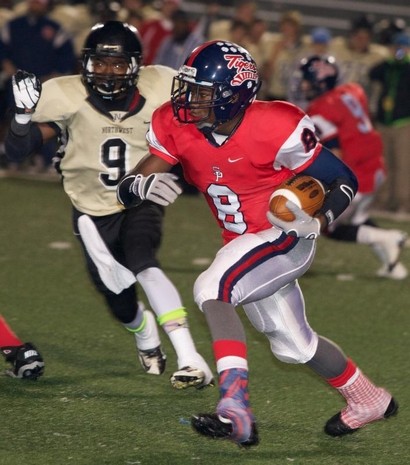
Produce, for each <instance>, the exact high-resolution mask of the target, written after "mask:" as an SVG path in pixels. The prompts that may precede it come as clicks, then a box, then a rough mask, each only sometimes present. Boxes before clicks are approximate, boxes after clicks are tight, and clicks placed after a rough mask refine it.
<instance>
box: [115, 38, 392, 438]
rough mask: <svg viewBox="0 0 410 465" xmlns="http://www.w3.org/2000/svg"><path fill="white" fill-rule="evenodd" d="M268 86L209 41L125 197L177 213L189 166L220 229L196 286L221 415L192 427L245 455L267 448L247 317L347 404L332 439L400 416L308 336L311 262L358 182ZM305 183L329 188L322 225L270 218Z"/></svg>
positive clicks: (121, 189) (388, 399)
mask: <svg viewBox="0 0 410 465" xmlns="http://www.w3.org/2000/svg"><path fill="white" fill-rule="evenodd" d="M259 86H260V80H259V74H258V70H257V68H256V65H255V61H254V60H253V58H252V57H251V56H250V54H249V53H248V52H247V51H246V50H245V49H243V48H242V47H240V46H238V45H236V44H233V43H231V42H226V41H211V42H206V43H205V44H203V45H202V46H200V47H198V48H196V49H195V50H194V51H193V52H192V53H191V55H190V56H189V57H188V58H187V59H186V61H185V64H184V65H183V66H182V67H181V69H180V70H179V73H178V75H177V76H176V77H175V78H174V83H173V90H172V94H171V101H170V102H168V103H165V104H164V105H162V106H161V107H160V108H159V109H157V110H156V111H155V112H154V115H153V118H152V121H151V125H150V129H149V131H148V134H147V138H148V142H149V145H150V154H149V155H148V156H147V158H145V159H144V160H143V161H142V162H141V163H140V164H139V165H137V166H136V168H135V169H134V170H132V171H131V172H130V173H129V174H128V175H126V176H125V177H124V179H123V180H122V181H121V182H120V184H119V185H118V188H117V195H118V198H119V201H120V202H122V203H123V204H124V205H125V206H127V207H129V206H132V205H137V204H140V203H141V202H142V203H143V202H144V200H145V199H147V198H150V199H151V200H152V201H154V202H156V201H158V202H160V203H162V204H169V203H172V202H174V201H175V199H176V198H177V196H178V194H179V191H178V187H177V184H176V182H175V180H174V179H171V178H169V177H167V175H166V173H167V172H168V171H169V170H170V169H171V168H172V166H174V165H175V164H177V163H180V164H181V165H182V167H183V170H184V174H185V175H186V178H187V180H188V181H189V182H191V183H192V184H194V185H195V186H196V187H197V188H198V189H199V190H200V191H201V192H202V193H203V195H204V196H205V198H206V201H207V202H208V204H209V206H210V208H211V210H212V212H213V214H214V215H215V218H216V220H217V221H218V223H219V225H220V227H221V229H222V234H223V237H224V241H225V245H224V246H223V247H222V248H221V249H220V250H219V252H218V253H217V254H216V257H215V259H214V261H213V262H212V264H211V265H210V266H209V268H208V269H207V270H206V271H204V272H203V273H202V274H201V275H200V276H199V277H198V278H197V280H196V282H195V285H194V296H195V300H196V302H197V304H198V306H199V308H200V309H201V310H202V311H203V312H204V314H205V317H206V320H207V323H208V326H209V329H210V332H211V336H212V341H213V352H214V356H215V360H216V368H217V372H218V375H219V389H220V400H219V402H218V405H217V407H216V411H215V413H203V414H198V415H196V416H193V417H192V426H193V427H194V429H195V430H196V431H198V432H199V433H201V434H203V435H205V436H208V437H212V438H226V439H230V440H232V441H234V442H235V443H237V444H239V445H241V446H252V445H255V444H257V443H258V431H257V427H256V420H255V417H254V414H253V412H252V409H251V406H250V401H249V392H248V361H247V345H246V339H245V332H244V328H243V325H242V322H241V320H240V318H239V315H238V314H237V312H236V309H235V308H236V307H237V306H240V305H241V306H243V308H244V310H245V312H246V314H247V316H248V318H249V320H250V321H251V322H252V324H253V325H254V327H255V328H256V329H257V330H258V331H260V332H262V333H264V334H265V335H266V337H267V338H268V340H269V343H270V347H271V350H272V352H273V354H274V355H275V356H276V357H277V358H278V359H279V360H281V361H283V362H285V363H304V364H306V365H307V366H309V367H310V368H311V369H312V370H313V371H314V372H315V373H317V374H318V375H320V376H322V377H323V378H324V379H326V381H327V382H328V383H329V384H330V385H331V386H332V387H334V388H336V389H337V390H338V391H339V392H340V394H341V395H342V396H343V397H344V398H345V399H346V406H345V408H344V409H343V410H342V411H340V412H338V413H336V414H335V415H334V416H333V417H332V418H331V419H330V420H328V421H327V423H326V425H325V431H326V433H327V434H329V435H332V436H341V435H345V434H348V433H352V432H354V431H356V430H357V429H358V428H361V427H363V426H365V425H367V424H368V423H370V422H372V421H375V420H379V419H382V418H385V417H389V416H391V415H392V414H393V413H395V412H396V411H397V409H398V405H397V402H396V401H395V399H394V398H393V397H392V395H391V394H390V393H389V392H388V391H387V390H385V389H384V388H381V387H378V386H376V385H374V384H373V383H372V382H371V381H370V380H369V379H368V378H367V377H366V376H365V375H364V374H363V373H362V372H361V370H360V369H359V368H358V367H357V366H356V364H355V363H354V362H353V361H352V360H351V359H349V358H348V357H347V356H346V355H345V354H344V353H343V352H342V350H341V349H340V348H339V347H338V346H337V345H336V344H334V343H333V342H331V341H329V340H328V339H326V338H324V337H322V336H320V335H318V334H317V333H316V332H315V331H314V330H313V329H312V328H311V327H310V325H309V323H308V322H307V319H306V315H305V307H304V299H303V295H302V291H301V289H300V287H299V284H298V278H299V277H300V276H302V275H303V274H304V273H305V272H306V271H307V270H308V269H309V266H310V265H311V263H312V261H313V258H314V254H315V248H316V240H315V239H316V238H317V237H318V236H319V235H320V233H321V231H322V230H323V229H324V228H326V227H327V226H328V225H329V224H331V223H332V222H333V221H334V220H335V219H336V218H337V217H338V216H339V215H340V214H341V213H342V212H343V211H344V210H345V209H346V208H347V207H348V205H349V204H350V203H351V201H352V199H353V197H354V195H355V193H356V191H357V180H356V177H355V176H354V174H353V172H352V171H351V170H350V169H349V168H348V167H347V165H346V164H344V163H343V162H342V161H341V160H339V159H338V158H337V157H336V156H334V155H333V154H332V153H331V152H330V151H329V150H328V149H326V148H325V147H323V146H322V144H321V143H320V142H319V141H318V139H317V138H316V136H315V128H314V124H313V122H312V120H311V119H310V118H309V117H308V116H307V115H306V114H305V113H304V112H303V111H302V110H300V109H299V108H297V107H296V106H294V105H292V104H290V103H286V102H281V101H272V102H262V101H257V100H255V96H256V93H257V91H258V89H259ZM297 173H304V174H307V175H311V176H313V177H315V178H317V179H319V180H320V181H321V182H322V183H323V184H324V185H325V186H326V188H327V191H328V192H327V195H326V200H325V202H324V205H323V208H322V209H321V211H320V212H319V213H318V214H317V215H316V216H315V217H314V218H312V217H310V216H309V215H307V214H305V213H304V212H303V211H301V210H300V209H298V207H297V206H296V205H294V204H292V203H291V202H289V203H288V206H289V208H291V209H292V211H293V212H294V214H295V217H296V219H295V220H294V221H291V222H283V221H281V220H279V219H277V218H275V217H274V216H273V215H272V214H270V213H267V210H268V204H269V198H270V195H271V193H272V192H273V190H274V189H275V187H276V186H277V185H278V184H280V183H281V182H282V181H283V180H285V179H287V178H289V177H291V176H293V175H294V174H297Z"/></svg>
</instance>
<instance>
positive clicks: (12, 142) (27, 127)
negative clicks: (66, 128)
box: [4, 118, 43, 162]
mask: <svg viewBox="0 0 410 465" xmlns="http://www.w3.org/2000/svg"><path fill="white" fill-rule="evenodd" d="M42 145H43V136H42V135H41V131H40V129H39V127H38V126H37V124H33V123H29V124H19V123H17V122H16V121H15V120H14V118H13V120H12V122H11V125H10V129H9V131H8V133H7V135H6V139H5V141H4V146H5V150H6V155H7V158H8V159H9V160H11V161H15V162H20V161H22V160H24V159H25V158H26V157H27V156H28V155H30V154H31V153H33V152H35V151H37V150H40V148H41V147H42Z"/></svg>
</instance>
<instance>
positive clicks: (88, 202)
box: [6, 21, 212, 389]
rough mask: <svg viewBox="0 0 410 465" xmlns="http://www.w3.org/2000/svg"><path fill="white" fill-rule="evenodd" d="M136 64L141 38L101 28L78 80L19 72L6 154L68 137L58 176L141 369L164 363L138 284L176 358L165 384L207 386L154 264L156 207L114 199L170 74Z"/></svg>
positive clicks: (89, 259) (92, 268) (207, 376)
mask: <svg viewBox="0 0 410 465" xmlns="http://www.w3.org/2000/svg"><path fill="white" fill-rule="evenodd" d="M141 62H142V47H141V41H140V39H139V35H138V31H137V30H136V29H135V28H134V27H132V26H130V25H128V24H126V23H122V22H119V21H108V22H106V23H100V24H97V25H95V26H94V27H93V28H92V30H91V32H90V34H89V35H88V37H87V39H86V41H85V46H84V49H83V54H82V70H81V74H80V75H73V76H64V77H59V78H56V79H51V80H49V81H47V82H46V83H45V84H44V85H43V88H42V89H41V86H40V83H39V81H38V79H37V78H36V76H34V75H33V74H29V73H27V72H25V71H21V70H20V71H18V72H17V73H16V75H15V76H14V77H13V92H14V98H15V104H16V114H15V118H14V119H13V121H12V122H11V125H10V130H9V133H8V135H7V140H6V146H7V149H6V151H7V154H8V156H9V158H10V159H11V160H14V161H18V160H21V159H23V158H24V157H26V156H27V155H29V154H30V153H32V152H34V151H36V150H37V149H38V148H39V147H41V145H42V144H44V143H45V142H47V141H48V140H50V139H52V138H56V137H60V138H61V137H63V138H65V139H66V142H65V146H64V150H63V151H62V157H61V160H60V162H59V169H60V171H61V174H62V181H63V186H64V190H65V192H66V193H67V195H68V196H69V198H70V200H71V202H72V206H73V227H74V233H75V234H76V235H77V236H78V238H79V240H80V242H81V244H82V247H83V250H84V254H85V258H86V263H87V267H88V271H89V273H90V275H91V278H92V280H93V282H94V284H95V286H96V288H97V289H98V291H99V292H101V293H102V294H103V296H104V297H105V300H106V302H107V304H108V307H109V309H110V310H111V313H112V314H113V316H114V317H115V318H116V319H117V320H118V321H120V322H121V323H122V324H123V325H124V326H125V328H127V329H128V330H129V331H131V332H132V333H133V334H134V336H135V341H136V345H137V352H138V357H139V360H140V362H141V364H142V366H143V368H144V370H145V371H146V372H147V373H150V374H156V375H159V374H162V373H163V372H164V370H165V359H166V357H165V354H164V353H163V351H162V349H161V341H160V338H159V334H158V329H157V325H156V322H155V317H154V316H153V314H152V313H151V312H149V311H148V310H144V308H143V305H142V303H141V302H140V301H138V298H137V289H136V283H139V284H140V286H141V287H142V289H143V290H144V293H145V294H146V297H147V299H148V302H149V304H150V306H151V307H152V308H153V310H154V312H155V314H156V317H157V321H158V323H159V324H160V325H161V326H162V328H163V329H164V330H165V332H166V333H167V334H168V336H169V338H170V340H171V342H172V344H173V346H174V349H175V351H176V355H177V363H178V370H177V371H176V372H174V373H173V375H172V376H171V378H170V380H171V384H172V386H173V387H175V388H177V389H184V388H186V387H190V386H195V387H202V386H205V385H208V384H211V382H212V373H211V371H210V369H209V367H208V364H207V363H206V361H205V360H204V359H203V357H202V356H201V355H200V354H199V353H198V352H197V350H196V348H195V344H194V342H193V340H192V337H191V334H190V331H189V328H188V323H187V312H186V310H185V308H184V306H183V304H182V302H181V298H180V295H179V293H178V291H177V290H176V288H175V287H174V285H173V283H172V282H171V281H170V280H169V279H168V277H167V276H166V275H165V274H164V273H163V271H162V270H161V268H160V264H159V263H158V260H157V258H156V252H157V250H158V248H159V246H160V242H161V235H162V220H163V206H161V205H158V203H154V202H145V203H144V204H142V205H141V206H139V207H136V208H133V209H127V210H125V209H124V208H123V207H122V206H121V205H120V204H119V203H118V201H117V198H116V186H117V184H118V182H119V180H120V179H121V177H123V175H124V174H125V173H126V172H127V171H129V170H130V169H131V168H132V167H133V166H135V165H136V163H138V162H139V161H140V160H141V159H142V157H143V156H144V155H145V154H146V153H147V151H148V149H147V142H146V139H145V134H146V131H147V129H148V124H149V122H150V120H151V115H152V113H153V111H154V110H155V109H156V108H157V107H158V106H160V105H161V104H162V103H163V102H164V101H165V100H167V99H168V97H169V92H170V89H171V85H172V79H173V76H174V71H173V70H171V69H170V68H167V67H164V66H158V65H157V66H147V67H141ZM167 176H168V177H170V178H174V177H175V175H173V174H167ZM151 195H152V196H155V191H154V192H152V193H151Z"/></svg>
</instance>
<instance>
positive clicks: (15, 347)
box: [0, 315, 44, 380]
mask: <svg viewBox="0 0 410 465" xmlns="http://www.w3.org/2000/svg"><path fill="white" fill-rule="evenodd" d="M0 352H1V353H2V354H3V356H4V358H5V360H6V362H8V363H11V365H12V367H13V368H12V369H10V370H6V374H7V375H9V376H11V377H12V378H20V379H34V380H36V379H37V378H38V377H39V376H41V375H42V374H43V373H44V360H43V357H42V356H41V354H40V353H39V352H38V350H37V349H36V347H35V346H34V345H33V344H32V343H31V342H23V341H22V340H21V339H20V338H19V337H18V336H17V335H16V334H15V333H14V331H13V330H12V329H11V328H10V326H9V325H8V324H7V322H6V320H5V319H4V318H3V317H2V316H1V315H0Z"/></svg>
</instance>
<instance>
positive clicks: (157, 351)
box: [138, 346, 167, 375]
mask: <svg viewBox="0 0 410 465" xmlns="http://www.w3.org/2000/svg"><path fill="white" fill-rule="evenodd" d="M138 359H139V361H140V363H141V365H142V368H143V369H144V371H145V372H146V373H148V374H150V375H162V373H164V371H165V366H166V359H167V357H166V355H165V354H164V352H162V349H161V346H158V347H155V348H154V349H149V350H141V349H138Z"/></svg>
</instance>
